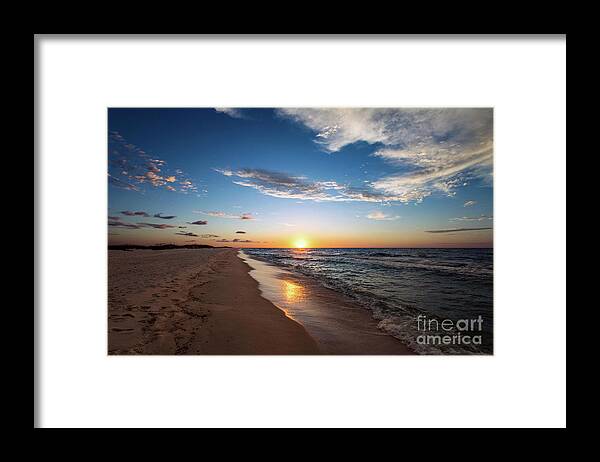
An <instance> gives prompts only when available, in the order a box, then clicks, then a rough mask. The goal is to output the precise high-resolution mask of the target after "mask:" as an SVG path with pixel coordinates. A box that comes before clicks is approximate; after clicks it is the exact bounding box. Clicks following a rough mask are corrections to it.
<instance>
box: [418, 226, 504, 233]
mask: <svg viewBox="0 0 600 462" xmlns="http://www.w3.org/2000/svg"><path fill="white" fill-rule="evenodd" d="M486 229H494V228H491V227H485V228H454V229H431V230H428V231H425V232H426V233H459V232H463V231H483V230H486Z"/></svg>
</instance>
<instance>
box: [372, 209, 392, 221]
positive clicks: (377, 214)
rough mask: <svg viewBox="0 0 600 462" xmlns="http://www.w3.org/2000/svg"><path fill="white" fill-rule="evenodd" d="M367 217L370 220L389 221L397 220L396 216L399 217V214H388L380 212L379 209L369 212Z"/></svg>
mask: <svg viewBox="0 0 600 462" xmlns="http://www.w3.org/2000/svg"><path fill="white" fill-rule="evenodd" d="M367 218H369V219H371V220H383V221H391V220H397V219H398V218H400V215H389V214H386V213H383V212H380V211H379V210H376V211H375V212H371V213H369V214H368V215H367Z"/></svg>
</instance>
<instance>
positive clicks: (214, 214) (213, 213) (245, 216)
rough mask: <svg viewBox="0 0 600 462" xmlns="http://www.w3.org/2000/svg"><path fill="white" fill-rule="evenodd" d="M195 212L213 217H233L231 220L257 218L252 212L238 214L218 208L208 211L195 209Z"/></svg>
mask: <svg viewBox="0 0 600 462" xmlns="http://www.w3.org/2000/svg"><path fill="white" fill-rule="evenodd" d="M194 213H202V214H204V215H208V216H211V217H216V218H227V219H231V220H254V219H255V218H254V216H253V215H252V214H251V213H242V214H239V215H236V214H231V213H226V212H221V211H217V210H212V211H208V212H204V211H201V210H195V211H194Z"/></svg>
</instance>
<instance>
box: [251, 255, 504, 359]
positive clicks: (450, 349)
mask: <svg viewBox="0 0 600 462" xmlns="http://www.w3.org/2000/svg"><path fill="white" fill-rule="evenodd" d="M244 253H246V254H247V255H248V256H250V257H252V258H255V259H259V260H262V261H265V262H267V263H270V264H272V265H275V266H279V267H284V268H286V269H287V270H290V271H295V272H298V273H301V274H303V275H305V276H308V277H311V278H314V279H315V280H317V281H319V282H320V283H321V284H322V285H323V286H325V287H327V288H330V289H333V290H335V291H338V292H341V293H343V294H345V295H347V296H349V297H351V298H352V299H353V300H355V301H356V302H357V303H358V304H360V305H362V306H363V307H364V308H365V309H367V310H370V312H371V314H372V316H373V318H374V319H375V320H377V322H378V325H377V326H378V328H379V329H381V330H382V331H383V332H385V333H387V334H389V335H392V336H394V337H396V338H398V339H399V340H401V341H402V342H404V343H405V344H406V345H408V346H409V347H410V348H412V349H413V350H415V351H416V352H417V353H421V354H491V353H493V249H389V248H386V249H301V250H298V249H244ZM465 326H468V327H467V328H466V329H465Z"/></svg>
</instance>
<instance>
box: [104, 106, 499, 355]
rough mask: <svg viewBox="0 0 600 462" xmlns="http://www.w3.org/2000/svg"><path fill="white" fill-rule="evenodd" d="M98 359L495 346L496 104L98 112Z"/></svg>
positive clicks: (466, 350) (457, 351) (445, 351)
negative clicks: (103, 122) (103, 332)
mask: <svg viewBox="0 0 600 462" xmlns="http://www.w3.org/2000/svg"><path fill="white" fill-rule="evenodd" d="M107 116H108V133H107V156H108V160H107V165H108V213H107V215H108V217H107V223H108V227H107V228H108V239H107V240H108V288H107V290H108V307H107V308H108V309H107V316H108V332H107V352H108V354H109V355H492V354H493V353H494V335H493V332H494V315H493V279H494V278H493V275H494V272H493V256H494V252H493V247H494V241H493V109H492V108H486V107H481V108H480V107H475V108H471V107H465V108H462V107H458V108H454V107H453V108H435V107H434V108H362V107H350V108H329V107H322V108H320V107H317V108H225V107H223V108H220V107H214V108H213V107H203V108H120V107H114V108H109V109H108V114H107Z"/></svg>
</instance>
